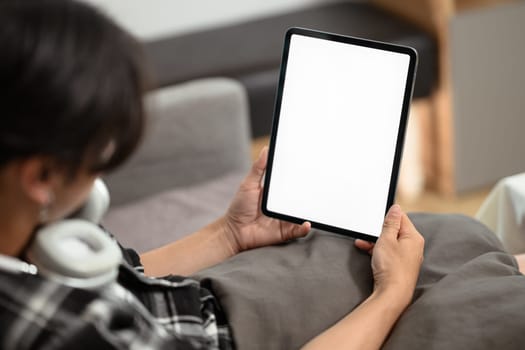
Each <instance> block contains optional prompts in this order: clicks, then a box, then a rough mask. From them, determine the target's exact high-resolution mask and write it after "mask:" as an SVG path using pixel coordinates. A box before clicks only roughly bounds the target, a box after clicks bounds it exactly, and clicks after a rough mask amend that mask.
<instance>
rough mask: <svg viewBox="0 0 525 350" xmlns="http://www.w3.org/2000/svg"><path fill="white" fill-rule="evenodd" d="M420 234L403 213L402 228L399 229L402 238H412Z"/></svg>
mask: <svg viewBox="0 0 525 350" xmlns="http://www.w3.org/2000/svg"><path fill="white" fill-rule="evenodd" d="M414 234H418V231H417V229H416V227H415V226H414V224H413V223H412V221H411V220H410V218H409V217H408V215H407V214H405V213H403V214H402V217H401V228H400V229H399V235H400V236H404V235H407V236H410V235H414Z"/></svg>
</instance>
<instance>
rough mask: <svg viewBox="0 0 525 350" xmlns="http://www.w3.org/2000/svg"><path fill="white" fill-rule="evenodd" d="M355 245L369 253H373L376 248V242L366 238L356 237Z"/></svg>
mask: <svg viewBox="0 0 525 350" xmlns="http://www.w3.org/2000/svg"><path fill="white" fill-rule="evenodd" d="M354 245H355V246H356V247H357V248H359V249H361V250H364V251H366V252H368V253H370V254H371V253H372V249H373V248H374V243H372V242H368V241H365V240H362V239H356V240H355V241H354Z"/></svg>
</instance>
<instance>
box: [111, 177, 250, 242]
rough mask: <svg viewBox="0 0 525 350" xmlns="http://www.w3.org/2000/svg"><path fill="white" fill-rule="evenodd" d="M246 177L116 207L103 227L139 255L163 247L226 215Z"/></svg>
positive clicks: (154, 196) (220, 178)
mask: <svg viewBox="0 0 525 350" xmlns="http://www.w3.org/2000/svg"><path fill="white" fill-rule="evenodd" d="M245 175H246V173H245V172H244V171H243V172H233V173H229V174H226V175H223V176H219V177H217V178H215V179H212V180H210V181H206V182H202V183H198V184H195V185H193V186H187V187H183V188H175V189H172V190H170V191H164V192H162V193H158V194H156V195H152V196H149V197H146V198H143V199H141V200H138V201H134V202H132V203H128V204H124V205H120V206H117V207H114V208H112V209H111V210H110V211H109V212H108V214H107V215H106V216H105V217H104V219H103V221H102V224H103V225H104V227H106V228H107V229H108V230H109V231H110V232H111V233H113V234H114V235H115V236H116V237H117V238H118V240H119V241H120V242H121V243H122V244H123V245H124V246H125V247H130V248H133V249H136V250H137V251H139V252H145V251H148V250H150V249H153V248H157V247H160V246H162V245H164V244H167V243H171V242H173V241H175V240H177V239H180V238H182V237H184V236H185V235H187V234H190V233H192V232H195V231H197V230H198V229H200V228H202V227H204V225H206V224H208V223H210V222H212V221H214V220H215V219H217V218H218V217H219V216H221V215H224V213H225V212H226V210H227V208H228V206H229V204H230V201H231V199H232V197H233V195H234V194H235V192H236V190H237V188H238V187H239V184H240V182H241V180H242V179H243V177H244V176H245Z"/></svg>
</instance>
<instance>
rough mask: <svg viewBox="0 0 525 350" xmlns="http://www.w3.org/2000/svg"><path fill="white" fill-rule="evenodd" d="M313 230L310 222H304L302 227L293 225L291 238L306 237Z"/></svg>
mask: <svg viewBox="0 0 525 350" xmlns="http://www.w3.org/2000/svg"><path fill="white" fill-rule="evenodd" d="M311 228H312V225H311V224H310V223H309V222H308V221H305V222H303V224H302V225H293V227H292V228H291V236H292V237H291V238H299V237H304V236H306V235H307V234H308V232H310V230H311Z"/></svg>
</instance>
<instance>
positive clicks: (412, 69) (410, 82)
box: [261, 28, 417, 242]
mask: <svg viewBox="0 0 525 350" xmlns="http://www.w3.org/2000/svg"><path fill="white" fill-rule="evenodd" d="M294 34H297V35H303V36H308V37H313V38H318V39H325V40H330V41H336V42H341V43H348V44H353V45H359V46H364V47H368V48H374V49H380V50H385V51H391V52H396V53H402V54H407V55H408V56H409V57H410V62H409V67H408V73H407V80H406V84H405V94H404V97H403V106H402V109H401V115H400V118H399V129H398V135H397V142H396V150H395V155H394V164H393V166H392V175H391V177H390V186H389V192H388V199H387V203H386V208H385V214H386V212H387V211H388V209H389V208H390V206H391V205H392V204H393V202H394V199H395V194H396V188H397V179H398V174H399V166H400V162H401V156H402V153H403V144H404V138H405V131H406V125H407V122H408V113H409V107H410V102H411V100H412V93H413V86H414V80H415V75H416V74H415V73H416V67H417V52H416V50H414V49H413V48H411V47H407V46H400V45H395V44H390V43H384V42H379V41H374V40H368V39H362V38H356V37H350V36H343V35H339V34H333V33H327V32H321V31H317V30H312V29H306V28H290V29H288V30H287V32H286V34H285V40H284V48H283V54H282V60H281V70H280V75H279V85H278V87H277V96H276V99H275V107H274V115H273V122H272V132H271V137H270V145H269V152H268V164H267V168H266V175H265V179H264V187H263V195H262V201H261V209H262V212H263V214H264V215H266V216H268V217H273V218H277V219H280V220H284V221H288V222H293V223H297V224H301V223H303V222H305V221H309V222H310V223H311V224H312V227H313V228H318V229H321V230H325V231H329V232H333V233H338V234H342V235H345V236H351V237H354V238H360V239H364V240H366V241H370V242H375V241H376V240H377V237H375V236H373V235H369V234H366V233H364V232H356V231H352V230H348V229H344V228H341V227H336V226H331V225H327V224H323V223H320V222H313V221H310V220H308V219H307V218H298V217H293V216H289V215H285V214H280V213H276V212H272V211H270V210H268V208H267V201H268V190H269V188H270V181H271V178H272V166H273V158H274V151H275V143H276V140H277V132H278V126H279V116H280V112H281V102H282V97H283V88H284V80H285V76H286V67H287V62H288V52H289V48H290V40H291V37H292V35H294Z"/></svg>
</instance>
